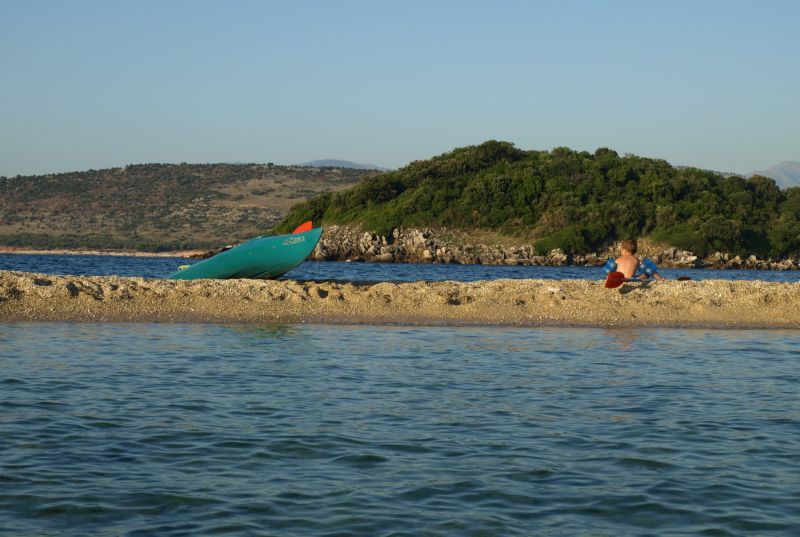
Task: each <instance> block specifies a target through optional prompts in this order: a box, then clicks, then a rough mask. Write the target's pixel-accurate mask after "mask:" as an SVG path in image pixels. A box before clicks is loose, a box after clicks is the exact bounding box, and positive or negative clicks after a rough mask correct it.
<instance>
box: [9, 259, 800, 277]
mask: <svg viewBox="0 0 800 537" xmlns="http://www.w3.org/2000/svg"><path fill="white" fill-rule="evenodd" d="M196 262H197V260H194V259H182V258H175V257H134V256H109V255H53V254H0V270H18V271H23V272H43V273H46V274H61V275H63V274H74V275H95V276H105V275H117V276H141V277H145V278H165V277H167V276H169V275H170V274H172V273H174V272H176V271H177V270H178V267H180V266H181V265H186V264H191V263H196ZM661 274H663V275H664V276H665V277H667V278H677V277H678V276H689V277H691V278H692V279H694V280H708V279H723V280H764V281H775V282H797V281H800V271H796V270H789V271H774V270H701V269H661ZM604 277H605V274H604V273H603V270H602V268H601V267H573V266H567V267H539V266H498V265H444V264H420V263H347V262H334V261H330V262H327V261H326V262H305V263H303V264H301V265H300V266H298V267H297V268H295V269H294V270H292V271H290V272H289V273H287V274H286V275H285V276H283V279H287V278H288V279H297V280H326V281H371V282H380V281H418V280H426V281H444V280H453V281H466V282H471V281H478V280H497V279H501V278H510V279H527V278H533V279H556V280H560V279H589V280H600V279H603V278H604Z"/></svg>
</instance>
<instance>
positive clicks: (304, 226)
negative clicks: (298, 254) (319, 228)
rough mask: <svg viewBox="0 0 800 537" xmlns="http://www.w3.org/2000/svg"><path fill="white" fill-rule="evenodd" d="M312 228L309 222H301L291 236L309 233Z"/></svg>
mask: <svg viewBox="0 0 800 537" xmlns="http://www.w3.org/2000/svg"><path fill="white" fill-rule="evenodd" d="M312 226H313V223H312V221H311V220H309V221H308V222H303V223H302V224H300V225H299V226H297V227H296V228H295V230H294V231H292V235H294V234H295V233H305V232H306V231H311V227H312Z"/></svg>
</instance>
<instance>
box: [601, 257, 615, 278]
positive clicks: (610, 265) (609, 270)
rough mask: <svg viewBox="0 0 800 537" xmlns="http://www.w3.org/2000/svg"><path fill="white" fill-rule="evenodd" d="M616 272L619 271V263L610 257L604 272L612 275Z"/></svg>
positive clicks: (604, 266)
mask: <svg viewBox="0 0 800 537" xmlns="http://www.w3.org/2000/svg"><path fill="white" fill-rule="evenodd" d="M615 270H617V262H616V261H614V260H613V259H612V258H610V257H609V258H608V261H606V264H605V265H603V272H605V273H606V274H611V273H612V272H614V271H615Z"/></svg>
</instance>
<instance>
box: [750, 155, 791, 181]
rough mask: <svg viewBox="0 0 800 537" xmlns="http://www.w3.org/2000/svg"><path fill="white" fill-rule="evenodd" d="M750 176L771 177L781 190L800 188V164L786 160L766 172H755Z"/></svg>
mask: <svg viewBox="0 0 800 537" xmlns="http://www.w3.org/2000/svg"><path fill="white" fill-rule="evenodd" d="M750 175H763V176H764V177H771V178H772V179H775V182H776V183H778V186H779V187H781V188H789V187H793V186H800V162H797V161H791V160H784V161H783V162H779V163H778V164H776V165H775V166H771V167H769V168H767V169H766V170H761V171H757V172H753V173H751V174H750Z"/></svg>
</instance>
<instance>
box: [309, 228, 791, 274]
mask: <svg viewBox="0 0 800 537" xmlns="http://www.w3.org/2000/svg"><path fill="white" fill-rule="evenodd" d="M642 253H643V255H646V256H648V257H650V258H651V259H653V261H655V262H656V264H658V265H659V266H661V267H670V268H713V269H754V270H755V269H762V270H799V269H800V258H796V259H777V260H774V259H758V258H757V257H756V256H754V255H751V256H749V257H746V258H741V257H739V256H733V255H730V254H726V253H722V252H715V253H714V254H712V255H711V256H708V257H706V258H700V257H698V256H696V255H694V254H693V253H692V252H687V251H684V250H679V249H677V248H659V247H657V246H652V245H648V244H647V243H644V244H643V248H642ZM612 256H616V249H615V248H610V249H609V250H607V251H604V252H597V253H591V254H586V255H574V256H573V255H567V254H565V253H564V252H563V251H561V250H551V251H550V252H548V253H547V254H545V255H542V254H540V253H537V252H536V250H535V249H534V247H533V246H532V245H526V246H504V245H499V244H497V245H486V244H471V243H470V242H469V240H468V238H467V237H466V235H464V234H463V233H459V232H457V231H449V230H433V229H427V228H425V229H394V230H393V231H392V233H391V234H389V235H387V236H380V235H377V234H375V233H368V232H363V231H361V230H359V229H357V228H351V227H347V226H335V225H334V226H329V227H327V228H326V229H325V232H324V233H323V235H322V239H321V240H320V242H319V244H318V245H317V247H316V249H315V250H314V252H313V253H312V254H311V259H313V260H317V261H323V260H324V261H365V262H380V263H455V264H478V265H541V266H565V265H580V266H600V265H603V264H604V263H605V262H606V260H607V259H608V258H609V257H612Z"/></svg>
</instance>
